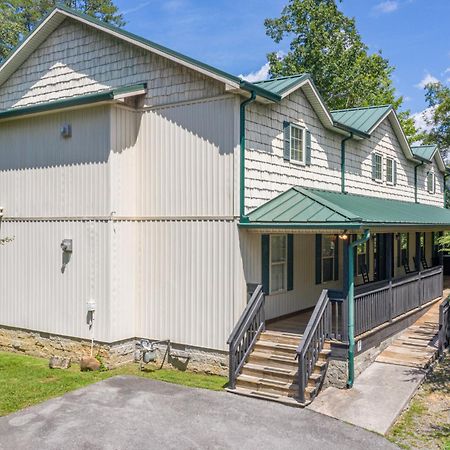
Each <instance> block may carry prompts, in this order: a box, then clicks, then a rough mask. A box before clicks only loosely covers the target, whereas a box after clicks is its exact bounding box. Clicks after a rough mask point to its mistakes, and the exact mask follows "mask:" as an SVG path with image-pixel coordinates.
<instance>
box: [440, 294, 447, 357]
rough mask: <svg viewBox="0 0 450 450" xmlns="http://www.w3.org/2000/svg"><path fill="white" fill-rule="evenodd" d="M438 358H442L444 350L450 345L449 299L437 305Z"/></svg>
mask: <svg viewBox="0 0 450 450" xmlns="http://www.w3.org/2000/svg"><path fill="white" fill-rule="evenodd" d="M438 345H439V358H442V357H443V356H444V351H445V349H446V348H447V347H448V346H449V345H450V297H447V298H446V299H445V300H444V301H443V302H442V303H441V304H440V305H439V335H438Z"/></svg>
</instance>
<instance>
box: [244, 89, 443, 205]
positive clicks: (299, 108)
mask: <svg viewBox="0 0 450 450" xmlns="http://www.w3.org/2000/svg"><path fill="white" fill-rule="evenodd" d="M283 121H289V122H293V123H296V124H298V125H300V126H302V127H306V128H307V129H308V130H310V132H311V143H312V151H311V165H310V166H301V165H298V164H294V163H290V162H288V161H285V160H284V159H283ZM246 133H247V136H246V137H247V145H246V209H247V211H250V210H252V209H254V208H256V207H258V206H260V205H261V204H263V203H264V202H266V201H267V200H270V199H271V198H273V197H275V196H276V195H278V194H280V193H282V192H284V191H286V190H287V189H289V188H290V187H292V186H294V185H300V186H305V187H311V188H317V189H326V190H336V191H340V189H341V140H342V139H343V137H344V136H341V135H338V134H336V133H333V132H331V131H328V130H326V129H325V128H324V127H323V125H322V124H321V122H320V121H319V119H318V117H317V115H316V113H315V112H314V110H313V109H312V107H311V105H310V104H309V102H308V100H307V99H306V97H305V96H304V94H303V93H302V91H301V90H298V91H296V92H294V93H293V94H291V95H290V96H288V97H287V98H286V99H284V100H282V102H281V103H279V104H274V105H261V104H256V103H253V104H251V105H249V106H248V110H247V124H246ZM374 151H378V152H380V153H381V154H382V155H383V157H384V160H383V178H385V161H386V160H385V158H386V156H389V157H392V158H394V159H395V160H396V161H397V185H395V186H392V185H388V184H387V183H386V182H385V181H383V182H382V183H379V182H376V181H374V180H372V153H373V152H374ZM436 174H438V170H437V168H436ZM424 176H425V174H420V170H419V183H418V193H419V201H421V202H423V203H430V204H434V205H437V206H443V198H442V185H441V184H442V181H441V178H442V177H440V176H437V177H436V193H435V194H434V195H433V194H429V193H428V192H426V186H425V183H424V181H423V177H424ZM345 178H346V190H347V192H349V193H356V194H363V195H369V196H374V197H384V198H392V199H397V200H407V201H411V202H413V201H414V163H413V162H411V161H408V160H407V159H406V157H405V155H404V153H403V151H402V149H401V147H400V144H399V142H398V139H397V138H396V136H395V134H394V131H393V129H392V126H391V124H390V121H389V119H385V120H384V121H383V122H382V123H381V124H380V125H379V127H378V128H377V129H376V130H375V131H374V132H373V135H372V137H371V138H370V139H364V140H360V141H355V140H352V141H347V144H346V176H345Z"/></svg>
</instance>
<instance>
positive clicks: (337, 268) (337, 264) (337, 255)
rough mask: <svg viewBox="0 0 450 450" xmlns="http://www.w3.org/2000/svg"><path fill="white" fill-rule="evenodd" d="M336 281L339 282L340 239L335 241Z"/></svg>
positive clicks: (337, 238)
mask: <svg viewBox="0 0 450 450" xmlns="http://www.w3.org/2000/svg"><path fill="white" fill-rule="evenodd" d="M334 280H335V281H336V280H339V237H338V236H337V235H336V238H335V239H334Z"/></svg>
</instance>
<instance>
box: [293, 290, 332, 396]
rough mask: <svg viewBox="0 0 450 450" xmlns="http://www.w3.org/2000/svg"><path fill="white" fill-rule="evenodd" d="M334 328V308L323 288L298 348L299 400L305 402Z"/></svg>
mask: <svg viewBox="0 0 450 450" xmlns="http://www.w3.org/2000/svg"><path fill="white" fill-rule="evenodd" d="M331 330H332V309H331V302H330V298H329V296H328V291H327V290H323V291H322V294H321V295H320V297H319V300H318V302H317V304H316V307H315V308H314V311H313V313H312V315H311V318H310V319H309V322H308V325H307V327H306V330H305V332H304V334H303V337H302V339H301V341H300V344H299V346H298V348H297V359H298V388H299V400H300V402H302V403H304V402H305V388H306V385H307V383H308V379H309V377H310V375H311V374H312V372H313V370H314V365H315V364H316V362H317V360H318V359H319V354H320V352H321V351H322V349H323V346H324V343H325V340H326V339H328V338H329V337H330V334H331Z"/></svg>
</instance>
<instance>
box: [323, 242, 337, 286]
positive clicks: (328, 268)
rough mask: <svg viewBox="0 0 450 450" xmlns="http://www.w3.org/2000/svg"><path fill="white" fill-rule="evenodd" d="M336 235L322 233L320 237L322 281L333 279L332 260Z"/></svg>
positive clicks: (333, 258) (333, 259) (334, 256)
mask: <svg viewBox="0 0 450 450" xmlns="http://www.w3.org/2000/svg"><path fill="white" fill-rule="evenodd" d="M335 250H336V236H334V235H324V236H323V237H322V282H324V283H326V282H327V281H333V280H334V279H335V278H334V261H335V258H336V255H335Z"/></svg>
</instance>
